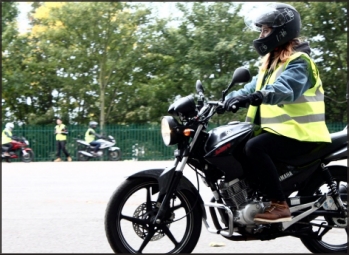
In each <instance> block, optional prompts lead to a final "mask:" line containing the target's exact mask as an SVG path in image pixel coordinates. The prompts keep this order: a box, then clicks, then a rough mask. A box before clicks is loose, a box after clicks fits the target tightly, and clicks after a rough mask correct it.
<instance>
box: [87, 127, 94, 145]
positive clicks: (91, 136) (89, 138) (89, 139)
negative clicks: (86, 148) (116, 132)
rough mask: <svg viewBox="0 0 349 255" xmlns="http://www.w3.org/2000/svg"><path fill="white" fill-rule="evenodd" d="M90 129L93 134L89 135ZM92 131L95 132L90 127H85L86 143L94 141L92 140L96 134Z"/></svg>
mask: <svg viewBox="0 0 349 255" xmlns="http://www.w3.org/2000/svg"><path fill="white" fill-rule="evenodd" d="M90 131H91V132H92V133H93V134H91V135H90V134H89V133H90ZM94 133H95V131H94V130H93V129H92V128H89V129H87V131H86V133H85V141H86V142H88V143H90V142H92V141H94V140H95V137H96V136H95V135H94Z"/></svg>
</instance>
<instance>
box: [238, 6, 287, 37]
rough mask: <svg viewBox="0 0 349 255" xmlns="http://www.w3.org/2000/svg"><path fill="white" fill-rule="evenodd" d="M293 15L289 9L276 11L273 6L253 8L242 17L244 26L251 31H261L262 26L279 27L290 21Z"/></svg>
mask: <svg viewBox="0 0 349 255" xmlns="http://www.w3.org/2000/svg"><path fill="white" fill-rule="evenodd" d="M293 19H294V14H293V12H292V11H291V10H290V9H289V8H281V9H279V8H278V9H276V6H275V5H267V6H263V7H261V6H259V7H258V8H257V7H253V8H252V9H251V10H250V11H248V13H247V14H246V15H245V17H244V21H245V24H246V26H247V27H248V28H249V29H251V30H252V31H257V32H260V31H261V27H262V25H266V26H268V27H271V28H275V27H280V26H283V25H284V24H286V23H288V22H290V21H292V20H293Z"/></svg>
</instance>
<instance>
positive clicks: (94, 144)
mask: <svg viewBox="0 0 349 255" xmlns="http://www.w3.org/2000/svg"><path fill="white" fill-rule="evenodd" d="M90 145H92V146H95V148H94V152H97V151H98V150H99V148H100V147H101V143H100V142H96V141H92V142H90Z"/></svg>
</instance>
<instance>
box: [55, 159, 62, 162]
mask: <svg viewBox="0 0 349 255" xmlns="http://www.w3.org/2000/svg"><path fill="white" fill-rule="evenodd" d="M61 161H62V160H61V158H56V159H55V160H54V162H61Z"/></svg>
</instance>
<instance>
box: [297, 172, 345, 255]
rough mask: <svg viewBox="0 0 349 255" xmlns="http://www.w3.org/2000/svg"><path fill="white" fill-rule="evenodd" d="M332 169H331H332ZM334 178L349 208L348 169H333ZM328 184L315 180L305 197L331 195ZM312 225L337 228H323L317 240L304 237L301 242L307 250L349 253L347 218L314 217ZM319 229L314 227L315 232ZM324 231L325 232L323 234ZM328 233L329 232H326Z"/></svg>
mask: <svg viewBox="0 0 349 255" xmlns="http://www.w3.org/2000/svg"><path fill="white" fill-rule="evenodd" d="M330 169H331V168H330ZM331 174H332V177H333V178H334V180H335V182H336V185H337V189H338V190H339V193H340V195H341V197H342V201H343V203H344V205H345V207H347V194H348V192H347V190H348V185H347V169H345V168H344V167H332V169H331ZM329 192H330V190H329V189H328V187H327V185H326V183H325V182H324V181H320V180H317V181H316V180H315V181H314V182H313V183H311V185H309V187H308V188H307V190H306V191H305V193H307V194H305V195H314V194H325V193H329ZM321 209H323V208H321ZM310 220H311V223H316V224H324V225H330V226H335V227H333V228H328V229H326V228H322V229H321V230H320V233H319V234H320V235H321V234H324V235H323V236H322V237H321V238H319V239H315V238H311V237H302V238H301V241H302V242H303V244H304V245H305V246H306V247H307V249H308V250H309V251H311V252H313V253H347V251H348V230H347V224H348V219H347V218H334V217H329V216H327V217H323V216H319V217H313V218H311V219H310ZM318 230H319V227H313V232H317V231H318ZM322 231H324V232H322ZM326 231H327V232H326Z"/></svg>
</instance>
